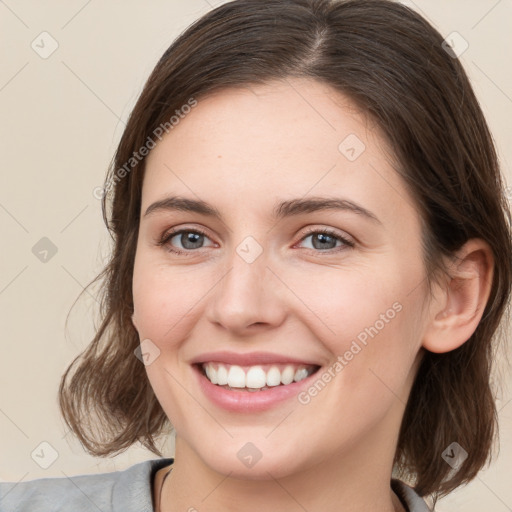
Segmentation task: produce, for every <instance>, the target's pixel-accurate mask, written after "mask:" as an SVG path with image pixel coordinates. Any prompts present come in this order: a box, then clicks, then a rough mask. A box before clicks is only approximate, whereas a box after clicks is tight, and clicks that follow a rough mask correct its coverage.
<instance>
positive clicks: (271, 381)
mask: <svg viewBox="0 0 512 512" xmlns="http://www.w3.org/2000/svg"><path fill="white" fill-rule="evenodd" d="M279 384H281V372H280V371H279V368H278V367H277V366H272V367H271V368H270V370H269V371H268V372H267V386H279Z"/></svg>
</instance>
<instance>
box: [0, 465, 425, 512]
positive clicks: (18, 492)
mask: <svg viewBox="0 0 512 512" xmlns="http://www.w3.org/2000/svg"><path fill="white" fill-rule="evenodd" d="M172 462H173V459H153V460H148V461H145V462H140V463H138V464H135V465H133V466H131V467H129V468H128V469H125V470H123V471H114V472H111V473H103V474H93V475H78V476H73V477H55V478H39V479H37V480H32V481H29V482H18V483H16V482H12V483H11V482H3V483H0V511H1V512H36V511H37V512H69V511H72V512H154V508H153V506H154V505H153V499H152V489H153V480H154V477H155V473H156V472H157V471H158V470H159V469H161V468H163V467H164V466H168V465H169V464H171V463H172ZM391 486H392V488H393V490H394V491H395V493H396V494H397V495H398V497H399V498H400V499H401V500H402V503H403V504H404V507H405V508H406V510H408V511H409V512H429V509H428V508H427V506H426V504H425V502H424V501H423V500H422V499H421V498H420V497H419V496H418V495H417V494H416V492H415V491H414V490H413V489H412V488H411V487H408V486H407V485H405V484H404V483H403V482H401V481H399V480H392V481H391Z"/></svg>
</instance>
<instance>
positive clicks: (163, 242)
mask: <svg viewBox="0 0 512 512" xmlns="http://www.w3.org/2000/svg"><path fill="white" fill-rule="evenodd" d="M182 233H195V234H198V235H203V236H205V237H206V238H209V237H208V235H207V234H206V232H204V231H203V230H201V229H199V228H194V229H178V230H175V231H168V232H166V233H164V234H163V235H162V238H161V239H160V240H159V241H158V242H157V245H158V246H159V247H166V249H167V250H168V251H169V252H171V253H174V254H178V255H185V256H192V253H194V252H196V251H197V250H199V249H201V248H199V249H188V250H182V249H177V248H175V247H173V246H171V245H170V241H171V239H172V238H174V237H175V236H176V235H179V234H182ZM314 234H322V235H328V236H331V237H333V238H335V239H337V240H339V241H340V242H342V244H343V245H344V247H343V246H341V247H336V248H333V249H327V250H325V251H322V250H318V249H309V248H308V250H310V251H313V252H315V253H320V254H322V253H327V254H333V253H336V252H339V251H343V250H346V249H347V247H348V248H353V247H354V246H355V242H353V241H351V240H348V239H347V238H345V237H343V236H341V235H340V234H339V233H337V232H335V231H333V230H331V229H328V228H322V229H318V228H316V229H315V228H311V229H309V230H307V231H306V232H305V233H304V235H303V236H302V238H301V239H300V240H299V242H303V241H304V240H305V239H306V238H307V237H308V236H311V235H314Z"/></svg>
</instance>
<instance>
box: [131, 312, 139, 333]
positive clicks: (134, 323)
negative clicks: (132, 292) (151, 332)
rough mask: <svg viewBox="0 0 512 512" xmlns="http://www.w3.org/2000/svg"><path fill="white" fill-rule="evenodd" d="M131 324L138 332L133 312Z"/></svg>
mask: <svg viewBox="0 0 512 512" xmlns="http://www.w3.org/2000/svg"><path fill="white" fill-rule="evenodd" d="M132 324H133V326H134V327H135V330H136V331H138V329H137V324H136V322H135V311H134V312H133V313H132Z"/></svg>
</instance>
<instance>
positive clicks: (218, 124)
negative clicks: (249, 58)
mask: <svg viewBox="0 0 512 512" xmlns="http://www.w3.org/2000/svg"><path fill="white" fill-rule="evenodd" d="M349 134H356V135H357V137H358V138H359V139H360V140H361V141H362V142H363V143H364V145H365V150H364V151H363V152H362V154H361V155H360V156H359V157H358V158H357V159H356V160H354V161H349V159H347V158H346V156H345V155H344V154H343V153H342V152H340V150H339V149H338V146H339V144H340V142H342V141H343V140H344V139H345V138H346V137H347V136H348V135H349ZM390 155H391V152H390V151H389V149H388V148H387V146H386V143H385V141H384V139H383V137H382V136H381V134H380V133H379V131H378V128H377V127H376V126H374V125H373V124H372V123H371V122H369V121H368V120H367V119H365V117H364V116H363V115H362V114H361V113H360V112H358V110H357V109H356V108H355V106H354V105H353V104H352V103H351V102H350V100H349V99H348V98H346V97H344V96H343V95H341V94H340V93H338V92H336V91H334V90H333V89H331V88H330V87H328V86H326V85H324V84H321V83H319V82H315V81H311V80H299V79H296V78H294V79H291V78H290V79H287V80H284V81H282V82H274V83H271V84H267V85H264V86H263V85H258V86H253V87H251V88H249V87H247V88H240V89H236V90H235V89H231V90H224V91H221V92H218V93H215V94H214V95H210V96H208V97H206V98H204V99H201V100H200V101H199V103H198V105H197V106H196V107H195V108H194V109H193V110H192V112H191V113H190V114H188V115H187V116H186V117H185V118H184V119H183V120H181V121H180V123H179V125H177V126H175V127H174V129H173V130H172V131H171V132H170V133H169V134H168V135H166V136H165V137H164V138H163V139H162V141H161V142H159V143H158V144H157V145H156V147H155V148H154V149H153V150H152V151H151V153H150V154H149V156H148V159H147V163H146V173H145V177H144V183H143V191H142V208H141V222H140V228H139V237H138V242H137V251H136V258H135V266H134V274H133V297H134V314H133V317H132V318H133V323H134V325H135V327H136V328H137V330H138V332H139V335H140V339H141V340H145V339H149V340H151V342H152V343H154V345H156V346H157V347H158V349H159V350H160V354H159V356H158V357H157V358H156V359H155V360H154V362H152V363H151V364H150V365H148V366H147V367H146V369H147V374H148V378H149V380H150V382H151V385H152V387H153V389H154V391H155V394H156V396H157V398H158V400H159V402H160V403H161V405H162V407H163V409H164V411H165V413H166V414H167V416H168V417H169V418H170V420H171V422H172V424H173V426H174V428H175V430H176V455H175V462H174V465H173V471H172V473H171V474H170V475H169V477H168V478H167V480H166V482H165V486H164V487H163V492H162V510H165V511H166V512H175V511H178V510H180V511H184V510H189V509H190V508H191V507H194V508H195V509H197V510H200V511H201V512H205V511H219V510H223V511H234V510H237V511H240V510H243V511H244V512H252V511H261V510H262V508H265V509H268V510H280V511H284V512H286V511H290V512H292V511H299V510H304V509H306V510H310V511H313V510H324V511H327V512H329V511H333V512H334V511H339V510H342V509H343V510H350V511H353V512H357V511H367V510H379V511H382V512H390V511H397V510H402V507H401V505H400V503H399V501H398V499H397V498H396V496H395V495H394V494H393V492H392V491H391V488H390V479H391V470H392V465H393V457H394V454H395V450H396V443H397V439H398V431H399V428H400V423H401V420H402V416H403V412H404V408H405V403H406V401H407V397H408V395H409V393H410V389H411V386H412V383H413V380H414V375H415V373H416V370H417V366H418V363H419V362H420V359H421V357H422V353H423V350H424V349H425V348H426V349H429V350H432V351H437V352H443V351H448V350H453V349H454V348H456V347H457V346H459V345H460V344H461V343H463V342H464V341H466V340H467V339H468V337H469V336H470V334H471V332H473V330H474V328H476V325H477V324H478V321H479V319H480V316H481V311H482V310H483V305H484V304H485V301H486V299H487V297H488V293H489V283H490V276H491V272H492V270H491V269H492V257H491V255H490V251H489V250H488V248H487V247H486V246H485V244H484V243H483V242H481V241H478V240H473V241H470V243H468V244H467V245H466V246H465V247H464V248H463V250H461V252H460V254H459V256H460V260H458V262H457V265H453V266H452V270H453V272H452V278H451V279H447V280H445V281H442V282H441V283H440V284H439V285H436V286H435V289H434V293H433V295H432V296H430V295H429V293H428V290H427V286H426V281H425V268H424V264H423V260H422V247H421V224H420V216H419V213H418V211H417V209H416V207H415V202H414V200H413V199H412V197H411V196H410V195H409V193H408V192H407V190H406V188H405V185H404V183H403V182H402V179H401V178H400V177H399V176H398V174H397V173H396V171H395V170H394V168H393V165H396V164H393V162H392V158H391V156H390ZM168 195H178V196H182V197H186V198H190V199H201V200H203V201H206V202H208V203H210V204H211V205H212V206H214V207H215V208H217V209H218V210H219V211H220V212H221V214H222V218H223V219H222V221H221V220H218V219H215V218H210V217H208V216H205V215H202V214H198V213H191V212H185V211H158V212H157V211H155V212H153V213H152V214H151V215H148V216H144V213H145V211H146V209H147V208H148V206H149V205H151V204H152V203H153V202H155V201H158V200H160V199H163V198H165V197H166V196H168ZM312 196H315V197H323V198H333V197H343V198H345V199H348V200H350V201H352V202H354V203H357V204H358V205H361V206H363V207H364V208H366V209H367V210H370V211H371V212H372V213H373V214H374V215H375V216H376V217H377V218H378V222H377V221H372V220H369V219H367V218H366V217H364V216H363V215H361V214H357V213H354V212H349V211H327V210H325V211H317V212H312V213H304V214H301V215H297V216H293V217H289V218H285V219H282V220H280V221H278V222H276V221H274V220H273V219H272V216H271V213H272V209H273V207H274V205H275V204H276V203H277V202H279V201H284V200H289V199H292V198H302V197H308V198H309V197H312ZM310 227H311V228H318V229H322V228H330V229H332V230H334V231H335V232H336V234H339V235H341V236H343V237H345V238H347V239H348V240H349V241H352V242H354V246H353V247H350V246H348V245H344V244H343V243H342V242H340V241H336V248H334V249H330V247H332V245H331V246H328V248H327V249H323V248H320V249H318V248H315V247H314V246H313V238H315V236H314V235H313V236H311V235H310V236H307V233H306V232H305V231H306V228H310ZM170 228H177V229H185V228H186V229H190V230H194V228H196V229H197V228H200V229H202V230H203V231H205V232H206V234H207V236H206V237H205V238H204V244H203V246H202V247H200V248H198V249H188V253H187V255H180V254H174V253H172V252H170V251H169V247H173V248H175V249H180V250H182V251H186V250H187V249H184V248H183V245H181V243H182V242H183V239H182V238H180V236H176V237H174V238H173V239H172V245H171V241H169V243H168V245H167V247H163V246H159V245H158V244H157V242H158V240H160V239H161V237H162V235H163V234H165V233H166V232H168V231H169V230H170ZM248 236H251V237H253V238H254V239H255V240H256V241H257V242H258V244H259V245H260V246H261V248H262V249H263V252H262V253H261V255H260V256H259V257H258V258H257V259H256V260H255V261H254V262H252V263H248V262H246V261H245V260H244V259H242V258H241V257H240V256H239V254H238V253H237V252H236V248H237V246H238V245H239V244H240V243H241V242H242V241H243V240H244V239H245V238H246V237H248ZM306 236H307V237H306ZM304 237H306V238H304ZM334 240H336V239H334ZM331 241H332V239H331ZM185 242H186V241H185ZM333 245H334V242H333ZM340 247H341V250H337V249H338V248H340ZM453 276H456V277H453ZM396 303H399V304H400V306H401V310H400V312H398V313H396V315H395V316H394V318H393V319H392V320H389V322H387V323H385V327H384V328H382V329H380V330H379V332H378V334H377V335H376V336H374V337H373V338H370V339H369V340H368V344H367V345H366V346H365V347H364V348H363V349H362V350H361V351H360V352H359V353H358V354H357V355H355V356H354V357H353V359H352V360H350V361H349V362H348V364H347V365H346V366H344V368H343V370H342V371H340V372H339V373H337V374H336V377H335V378H333V379H332V380H331V381H330V382H329V383H328V385H327V386H326V387H325V388H324V389H323V390H322V391H321V392H320V393H318V395H317V396H315V397H314V398H312V399H311V401H310V402H309V403H307V404H301V403H299V401H298V400H295V399H292V400H288V401H286V402H285V403H284V404H282V405H280V406H278V407H274V408H271V409H269V410H267V411H264V412H258V413H251V412H247V413H233V412H228V411H225V410H223V409H220V408H219V407H217V406H215V405H214V404H212V403H211V402H210V401H209V399H208V398H207V397H206V396H205V395H204V394H203V393H202V391H201V389H200V388H199V386H198V384H197V379H196V376H195V375H194V372H193V370H192V368H191V365H190V362H191V360H192V359H193V358H194V357H197V356H199V355H200V354H202V353H204V352H206V351H213V350H228V351H233V352H241V353H247V352H253V351H269V352H273V353H276V354H290V355H293V356H295V357H300V358H301V359H305V360H308V361H309V360H310V361H313V362H316V363H317V364H319V365H321V366H322V368H321V369H320V373H319V375H321V374H322V373H323V372H325V370H326V369H328V368H329V367H331V366H332V365H333V363H334V362H335V361H336V359H337V357H338V356H339V355H343V354H344V353H345V352H346V351H347V350H349V349H350V346H351V343H352V342H353V340H354V339H356V337H357V335H358V334H359V333H361V332H362V331H364V329H365V328H366V327H369V326H372V325H374V324H375V322H376V321H377V320H379V318H381V316H380V315H382V314H385V312H386V311H387V310H389V309H390V308H392V305H393V304H396ZM247 442H251V443H253V444H254V445H255V446H256V447H257V448H258V450H259V451H260V452H261V454H262V456H261V459H260V460H259V461H258V462H257V463H256V464H255V465H254V466H252V467H250V468H249V467H246V466H245V465H244V464H242V463H241V461H240V460H239V459H238V457H237V452H238V451H239V450H240V448H241V447H242V446H244V445H245V444H246V443H247ZM166 471H167V468H164V469H163V470H161V471H160V472H159V474H158V475H157V478H156V480H155V488H154V491H155V495H156V494H158V493H159V490H160V483H161V478H162V476H163V474H164V473H165V472H166ZM344 503H345V504H350V506H349V507H347V508H341V506H340V504H344Z"/></svg>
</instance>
